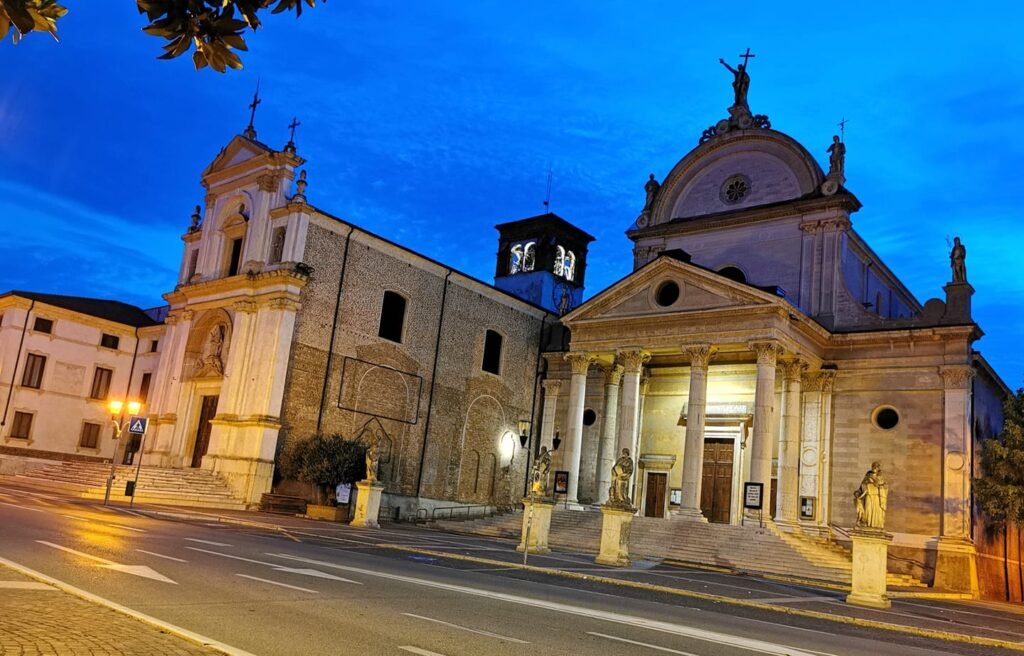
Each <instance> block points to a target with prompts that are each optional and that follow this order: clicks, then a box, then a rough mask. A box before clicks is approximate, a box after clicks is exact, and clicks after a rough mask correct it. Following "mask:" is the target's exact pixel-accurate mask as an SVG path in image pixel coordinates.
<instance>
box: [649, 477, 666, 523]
mask: <svg viewBox="0 0 1024 656" xmlns="http://www.w3.org/2000/svg"><path fill="white" fill-rule="evenodd" d="M667 487H668V474H653V473H651V474H647V492H646V494H645V496H644V517H664V516H665V491H666V488H667Z"/></svg>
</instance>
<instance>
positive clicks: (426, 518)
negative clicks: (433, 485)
mask: <svg viewBox="0 0 1024 656" xmlns="http://www.w3.org/2000/svg"><path fill="white" fill-rule="evenodd" d="M518 505H519V504H502V505H494V504H475V505H474V504H471V505H459V506H441V507H438V508H432V509H430V510H428V509H427V508H418V509H417V510H416V521H417V522H436V521H440V520H444V521H457V522H463V521H467V520H471V519H483V518H485V517H491V516H493V515H504V514H507V513H511V512H515V511H516V509H517V508H518Z"/></svg>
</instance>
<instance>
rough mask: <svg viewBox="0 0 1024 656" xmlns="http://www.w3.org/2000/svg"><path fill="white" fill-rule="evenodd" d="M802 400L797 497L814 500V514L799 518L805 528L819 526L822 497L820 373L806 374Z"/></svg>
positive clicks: (802, 386) (802, 385)
mask: <svg viewBox="0 0 1024 656" xmlns="http://www.w3.org/2000/svg"><path fill="white" fill-rule="evenodd" d="M801 389H802V391H803V400H802V402H801V408H802V414H803V421H802V422H801V424H800V474H799V476H800V484H799V486H798V488H799V494H800V497H801V498H802V497H809V498H811V499H814V517H811V518H804V516H803V514H801V515H800V521H801V523H803V525H804V527H805V528H811V526H810V525H812V524H813V525H815V526H817V525H820V523H821V511H822V508H821V506H822V498H823V497H822V496H821V495H820V493H819V484H820V482H821V467H820V466H819V464H820V462H821V372H818V371H815V372H812V373H810V374H805V375H804V377H803V381H802V384H801Z"/></svg>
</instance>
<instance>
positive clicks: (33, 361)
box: [21, 353, 46, 389]
mask: <svg viewBox="0 0 1024 656" xmlns="http://www.w3.org/2000/svg"><path fill="white" fill-rule="evenodd" d="M45 368H46V356H45V355H37V354H35V353H29V354H28V358H27V359H26V360H25V371H23V372H22V374H21V386H22V387H31V388H32V389H39V388H40V387H42V386H43V370H44V369H45Z"/></svg>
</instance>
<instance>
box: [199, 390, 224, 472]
mask: <svg viewBox="0 0 1024 656" xmlns="http://www.w3.org/2000/svg"><path fill="white" fill-rule="evenodd" d="M219 398H220V397H219V396H204V397H203V401H202V408H201V409H200V411H199V424H198V425H197V426H196V445H195V446H194V447H193V448H192V466H193V467H200V466H202V464H203V456H205V455H206V449H208V448H209V446H210V430H211V428H212V426H211V424H210V420H211V419H213V417H214V415H216V414H217V400H218V399H219Z"/></svg>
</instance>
